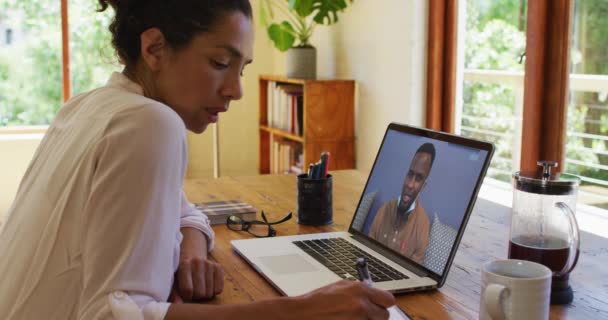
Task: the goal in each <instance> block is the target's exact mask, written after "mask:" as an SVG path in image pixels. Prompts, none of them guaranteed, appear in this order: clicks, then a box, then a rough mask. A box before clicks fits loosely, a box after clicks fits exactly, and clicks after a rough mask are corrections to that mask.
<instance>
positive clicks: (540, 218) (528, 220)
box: [509, 161, 580, 304]
mask: <svg viewBox="0 0 608 320" xmlns="http://www.w3.org/2000/svg"><path fill="white" fill-rule="evenodd" d="M538 165H539V166H542V167H543V169H542V172H541V173H536V172H522V171H518V172H515V173H514V174H513V187H514V190H513V211H512V217H511V237H510V242H509V258H510V259H522V260H529V261H534V262H538V263H541V264H544V265H545V266H547V267H548V268H549V269H551V271H553V279H552V283H551V304H567V303H570V302H572V299H573V293H572V288H571V287H570V285H569V283H568V279H569V274H570V271H572V269H573V268H574V266H575V265H576V262H577V260H578V254H579V230H578V224H577V222H576V217H575V216H574V212H575V210H576V195H577V191H578V185H579V182H580V180H579V178H578V177H576V176H573V175H569V174H559V173H557V174H551V168H552V167H557V162H552V161H539V162H538Z"/></svg>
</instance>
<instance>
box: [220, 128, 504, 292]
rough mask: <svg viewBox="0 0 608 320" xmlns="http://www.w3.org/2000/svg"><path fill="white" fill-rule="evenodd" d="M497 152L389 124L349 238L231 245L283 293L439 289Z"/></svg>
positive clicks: (310, 236) (285, 239) (328, 236)
mask: <svg viewBox="0 0 608 320" xmlns="http://www.w3.org/2000/svg"><path fill="white" fill-rule="evenodd" d="M493 152H494V146H493V145H492V144H491V143H487V142H483V141H478V140H474V139H469V138H465V137H461V136H456V135H451V134H446V133H442V132H437V131H432V130H427V129H421V128H416V127H411V126H407V125H402V124H397V123H391V124H389V126H388V128H387V130H386V132H385V134H384V138H383V140H382V144H381V145H380V149H379V151H378V153H377V155H376V159H375V161H374V165H373V167H372V169H371V172H370V174H369V177H368V180H367V183H366V185H365V188H364V189H363V192H362V194H361V197H360V199H359V203H358V205H357V209H356V210H355V212H354V214H353V217H352V221H351V224H350V226H349V228H348V231H347V232H329V233H316V234H304V235H295V236H281V237H272V238H256V239H244V240H233V241H231V245H232V247H233V249H234V250H235V251H236V252H238V254H239V255H241V256H242V257H243V258H244V259H245V260H247V262H248V263H249V264H251V265H252V266H253V267H254V268H255V269H256V270H257V271H258V272H259V273H260V274H262V275H263V276H264V278H266V279H267V280H268V281H269V282H270V283H271V284H272V285H273V286H274V287H275V288H276V289H278V290H279V291H280V292H281V293H282V294H283V295H287V296H297V295H300V294H304V293H307V292H310V291H312V290H314V289H317V288H319V287H322V286H325V285H327V284H330V283H333V282H336V281H339V280H341V279H358V277H357V273H356V269H355V263H356V260H357V258H359V257H365V258H366V259H367V260H368V265H369V268H370V273H371V277H372V280H373V283H374V287H376V288H379V289H384V290H387V291H390V292H393V293H401V292H410V291H422V290H429V289H435V288H439V287H441V286H442V285H443V284H444V282H445V280H446V278H447V275H448V271H449V269H450V266H451V264H452V260H453V259H454V256H455V254H456V251H457V249H458V245H459V243H460V240H461V238H462V235H463V233H464V231H465V227H466V225H467V221H468V219H469V216H470V215H471V211H472V209H473V206H474V204H475V200H476V198H477V193H478V191H479V188H480V185H481V183H482V181H483V178H484V176H485V174H486V171H487V169H488V165H489V163H490V159H491V158H492V155H493Z"/></svg>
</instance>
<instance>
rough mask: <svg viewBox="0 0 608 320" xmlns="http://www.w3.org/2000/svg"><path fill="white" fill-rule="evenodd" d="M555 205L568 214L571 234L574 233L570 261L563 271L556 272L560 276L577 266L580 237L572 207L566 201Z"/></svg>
mask: <svg viewBox="0 0 608 320" xmlns="http://www.w3.org/2000/svg"><path fill="white" fill-rule="evenodd" d="M555 206H556V207H557V208H559V209H560V210H561V211H562V212H563V213H564V214H565V215H566V217H568V220H569V221H570V234H572V245H571V246H570V253H569V254H568V261H567V262H566V265H564V268H563V269H562V270H561V271H559V272H556V273H557V275H558V276H560V275H562V274H565V273H569V272H570V271H572V269H574V267H575V266H576V263H577V262H578V254H579V250H580V239H579V229H578V223H577V222H576V217H575V216H574V212H573V211H572V209H570V207H569V206H568V205H567V204H565V203H564V202H556V203H555Z"/></svg>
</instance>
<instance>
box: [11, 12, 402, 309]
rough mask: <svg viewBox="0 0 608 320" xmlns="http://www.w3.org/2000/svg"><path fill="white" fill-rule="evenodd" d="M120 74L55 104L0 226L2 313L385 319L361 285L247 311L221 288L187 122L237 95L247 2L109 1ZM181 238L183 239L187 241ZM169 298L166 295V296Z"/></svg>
mask: <svg viewBox="0 0 608 320" xmlns="http://www.w3.org/2000/svg"><path fill="white" fill-rule="evenodd" d="M99 3H100V5H101V11H103V10H105V9H106V8H107V7H108V6H111V7H112V8H113V9H114V10H115V13H116V16H115V18H114V20H113V22H112V24H111V26H110V31H111V32H112V37H113V39H112V43H113V45H114V47H115V49H116V51H117V53H118V56H119V58H120V61H121V62H122V63H123V64H124V65H125V68H124V70H123V72H122V73H115V74H113V75H112V76H111V78H110V79H109V81H108V83H107V85H106V86H104V87H101V88H98V89H96V90H93V91H90V92H87V93H84V94H81V95H79V96H77V97H74V98H73V99H71V100H70V101H68V102H67V103H66V105H65V106H63V107H62V108H61V110H60V111H59V112H58V114H57V116H56V119H55V120H54V121H53V123H52V124H51V126H50V127H49V129H48V131H47V134H46V136H45V138H44V139H43V141H42V142H41V145H40V147H39V148H38V150H37V152H36V154H35V156H34V159H33V160H32V163H31V164H30V167H29V168H28V170H27V172H26V174H25V176H24V178H23V181H22V183H21V185H20V187H19V191H18V194H17V196H16V198H15V202H14V204H13V206H12V208H11V210H10V212H9V218H8V220H7V222H6V225H5V227H4V230H3V231H2V233H1V234H0V252H1V254H2V260H0V274H2V276H3V279H2V281H1V282H0V318H2V319H258V318H259V319H282V318H286V317H288V318H290V319H386V318H387V317H388V313H387V311H386V310H385V308H386V307H387V306H390V305H392V304H394V299H393V297H392V296H391V295H390V294H388V293H386V292H383V291H379V290H375V289H370V288H366V287H365V286H363V285H361V284H360V283H357V282H348V281H344V282H339V283H336V284H333V285H330V286H327V287H324V288H321V289H319V290H317V291H315V292H312V293H310V294H306V295H303V296H299V297H292V298H276V299H271V300H266V301H260V302H254V303H250V304H242V305H221V306H212V305H205V304H194V303H191V302H196V301H200V300H202V299H207V298H211V297H213V296H214V295H216V294H219V293H220V292H221V291H222V289H223V272H222V269H221V267H220V266H218V265H217V264H215V263H213V262H210V261H209V260H207V252H208V251H209V250H211V248H212V247H213V231H212V230H211V228H210V227H209V223H208V220H207V219H206V217H205V216H203V215H200V214H198V213H197V211H195V210H193V209H192V206H191V205H190V204H189V203H188V202H187V200H186V199H185V197H184V194H183V192H182V190H181V185H182V179H183V176H184V172H185V168H186V159H187V150H186V130H190V131H193V132H196V133H200V132H203V131H204V130H205V129H206V127H207V126H208V124H209V123H213V122H216V121H217V119H218V115H219V113H221V112H225V111H227V110H228V105H229V103H230V101H232V100H238V99H240V98H241V95H242V91H241V84H240V77H241V74H242V71H243V69H244V67H245V66H246V65H247V64H248V63H250V62H251V61H252V50H253V29H252V28H253V27H252V17H251V7H250V4H249V2H248V1H247V0H205V1H203V0H181V1H167V0H148V1H143V0H99ZM182 238H183V239H182ZM168 301H169V302H168Z"/></svg>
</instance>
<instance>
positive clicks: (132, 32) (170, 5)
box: [98, 0, 252, 67]
mask: <svg viewBox="0 0 608 320" xmlns="http://www.w3.org/2000/svg"><path fill="white" fill-rule="evenodd" d="M98 1H99V5H100V8H99V10H98V11H100V12H101V11H104V10H106V9H107V8H108V6H111V7H112V8H113V9H114V11H115V13H116V14H115V16H114V19H113V20H112V23H111V24H110V27H109V29H110V32H111V33H112V45H113V46H114V49H116V53H117V54H118V57H119V59H120V62H121V63H123V64H125V65H126V66H127V67H131V66H134V65H135V63H136V62H137V60H138V59H139V56H140V52H141V45H140V38H139V36H140V35H141V33H142V32H144V31H145V30H147V29H149V28H154V27H155V28H158V29H160V31H161V32H162V33H163V35H164V36H165V40H166V41H167V43H168V44H169V46H171V47H172V48H174V49H179V48H182V47H184V46H186V45H188V44H189V43H190V41H191V40H192V38H193V37H194V36H196V35H197V34H199V33H202V32H207V31H209V30H210V29H211V28H212V27H213V26H214V24H215V23H216V22H217V21H218V20H219V19H220V18H223V17H224V16H225V15H226V14H228V13H232V12H241V13H243V14H244V15H245V16H246V17H248V18H249V19H251V17H252V13H251V4H250V3H249V0H98Z"/></svg>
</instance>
